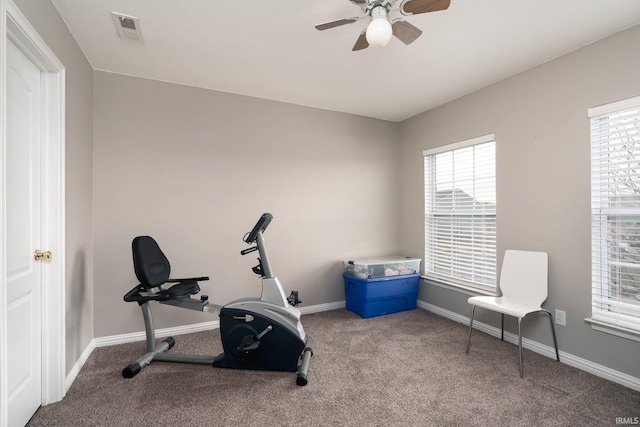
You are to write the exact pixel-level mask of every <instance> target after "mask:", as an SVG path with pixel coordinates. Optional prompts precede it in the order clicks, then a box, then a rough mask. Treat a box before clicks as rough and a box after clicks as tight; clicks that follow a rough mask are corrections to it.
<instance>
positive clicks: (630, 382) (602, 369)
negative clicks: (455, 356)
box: [418, 300, 640, 391]
mask: <svg viewBox="0 0 640 427" xmlns="http://www.w3.org/2000/svg"><path fill="white" fill-rule="evenodd" d="M418 307H419V308H422V309H424V310H427V311H430V312H432V313H435V314H437V315H440V316H442V317H446V318H447V319H451V320H453V321H455V322H458V323H462V324H464V325H469V318H468V317H466V316H463V315H461V314H458V313H455V312H453V311H449V310H446V309H444V308H441V307H438V306H436V305H433V304H429V303H427V302H424V301H421V300H418ZM473 326H474V328H473V329H477V330H479V331H481V332H484V333H486V334H489V335H491V336H494V337H496V338H498V337H500V332H501V331H500V328H496V327H494V326H490V325H487V324H486V323H482V322H478V321H477V320H474V321H473ZM504 339H505V341H508V342H510V343H512V344H515V345H518V335H516V334H512V333H510V332H507V331H505V333H504ZM522 347H524V348H526V349H529V350H531V351H534V352H536V353H538V354H542V355H543V356H547V357H549V358H551V359H555V358H556V352H555V349H554V348H553V347H550V346H547V345H544V344H541V343H539V342H537V341H534V340H531V339H528V338H522ZM461 348H462V347H461ZM559 353H560V362H561V363H564V364H567V365H569V366H573V367H574V368H578V369H580V370H583V371H585V372H589V373H590V374H593V375H595V376H598V377H600V378H604V379H607V380H609V381H613V382H615V383H618V384H621V385H623V386H625V387H629V388H630V389H633V390H636V391H640V378H636V377H632V376H631V375H628V374H625V373H623V372H620V371H616V370H614V369H611V368H608V367H606V366H603V365H600V364H598V363H594V362H592V361H590V360H587V359H583V358H581V357H578V356H574V355H573V354H571V353H566V352H564V351H559Z"/></svg>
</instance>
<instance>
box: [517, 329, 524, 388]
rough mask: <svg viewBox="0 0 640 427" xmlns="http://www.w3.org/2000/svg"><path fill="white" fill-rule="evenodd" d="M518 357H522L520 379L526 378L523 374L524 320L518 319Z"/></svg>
mask: <svg viewBox="0 0 640 427" xmlns="http://www.w3.org/2000/svg"><path fill="white" fill-rule="evenodd" d="M518 356H519V357H520V378H524V373H523V372H522V318H521V317H518Z"/></svg>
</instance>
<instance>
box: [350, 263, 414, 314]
mask: <svg viewBox="0 0 640 427" xmlns="http://www.w3.org/2000/svg"><path fill="white" fill-rule="evenodd" d="M342 277H343V278H344V293H345V296H346V300H347V310H349V311H353V312H354V313H357V314H359V315H360V316H361V317H364V318H367V317H374V316H380V315H382V314H389V313H396V312H398V311H404V310H413V309H415V308H416V305H417V301H418V281H419V280H420V275H419V274H407V275H402V276H392V277H380V278H377V279H361V278H359V277H355V276H352V275H350V274H346V273H343V274H342Z"/></svg>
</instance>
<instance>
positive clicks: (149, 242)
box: [124, 236, 209, 304]
mask: <svg viewBox="0 0 640 427" xmlns="http://www.w3.org/2000/svg"><path fill="white" fill-rule="evenodd" d="M131 249H132V251H133V268H134V270H135V274H136V277H137V278H138V280H139V281H140V284H138V285H137V286H136V287H134V288H133V289H131V290H130V291H129V292H127V293H126V294H125V296H124V300H125V301H127V302H132V301H137V302H138V303H140V304H141V303H144V302H146V301H168V300H173V299H178V298H182V297H188V296H190V295H194V294H197V293H198V292H200V286H199V285H198V282H199V281H203V280H209V278H208V277H192V278H187V279H170V278H169V276H170V274H171V264H169V260H168V259H167V257H166V256H165V255H164V253H163V252H162V250H161V249H160V246H158V243H157V242H156V241H155V240H154V239H153V238H152V237H150V236H138V237H136V238H134V239H133V242H132V243H131Z"/></svg>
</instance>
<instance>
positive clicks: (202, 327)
mask: <svg viewBox="0 0 640 427" xmlns="http://www.w3.org/2000/svg"><path fill="white" fill-rule="evenodd" d="M345 307H346V302H345V301H337V302H330V303H326V304H316V305H310V306H307V307H300V308H299V310H300V313H301V314H303V315H305V314H312V313H319V312H322V311H331V310H337V309H340V308H345ZM219 327H220V321H219V320H212V321H209V322H202V323H194V324H191V325H183V326H175V327H171V328H163V329H156V331H155V336H156V338H165V337H170V336H173V335H184V334H191V333H194V332H202V331H210V330H212V329H217V328H219ZM145 339H146V335H145V332H144V331H139V332H132V333H129V334H120V335H110V336H106V337H100V338H96V339H95V340H94V341H95V346H96V347H107V346H110V345H117V344H126V343H130V342H137V341H144V340H145Z"/></svg>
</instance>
